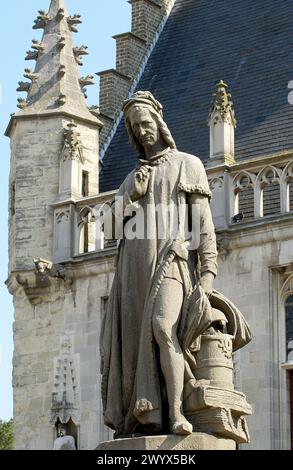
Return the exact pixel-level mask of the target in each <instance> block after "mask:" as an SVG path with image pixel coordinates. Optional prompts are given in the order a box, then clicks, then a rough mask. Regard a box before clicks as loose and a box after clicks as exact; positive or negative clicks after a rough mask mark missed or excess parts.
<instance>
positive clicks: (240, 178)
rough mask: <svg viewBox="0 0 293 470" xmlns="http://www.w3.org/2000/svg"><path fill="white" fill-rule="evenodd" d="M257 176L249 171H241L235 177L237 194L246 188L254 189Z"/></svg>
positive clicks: (234, 185)
mask: <svg viewBox="0 0 293 470" xmlns="http://www.w3.org/2000/svg"><path fill="white" fill-rule="evenodd" d="M255 182H256V176H255V175H254V174H253V173H249V172H248V171H241V172H240V173H238V175H236V176H235V178H234V179H233V187H234V193H235V194H237V193H239V192H241V191H243V190H244V189H254V186H255Z"/></svg>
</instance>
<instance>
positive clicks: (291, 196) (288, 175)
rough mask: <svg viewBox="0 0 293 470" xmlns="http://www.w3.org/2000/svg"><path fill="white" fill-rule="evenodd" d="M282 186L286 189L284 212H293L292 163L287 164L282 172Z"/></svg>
mask: <svg viewBox="0 0 293 470" xmlns="http://www.w3.org/2000/svg"><path fill="white" fill-rule="evenodd" d="M282 181H283V184H286V187H287V194H286V196H287V200H286V212H292V211H293V162H292V161H291V162H289V163H288V165H287V166H286V167H285V168H284V170H283V177H282Z"/></svg>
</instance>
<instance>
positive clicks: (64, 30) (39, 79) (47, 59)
mask: <svg viewBox="0 0 293 470" xmlns="http://www.w3.org/2000/svg"><path fill="white" fill-rule="evenodd" d="M79 23H81V19H80V15H74V16H72V17H68V13H67V8H66V4H65V0H51V4H50V7H49V11H48V13H46V12H45V11H39V13H38V17H37V19H36V21H35V24H34V26H33V28H34V29H40V28H43V29H44V34H43V38H42V40H41V41H38V40H36V39H34V40H33V41H32V49H31V50H30V51H28V52H27V56H26V60H36V66H35V70H34V71H33V70H31V69H25V73H24V76H25V77H26V78H27V79H28V80H29V81H30V82H31V83H30V82H25V83H24V82H20V83H19V87H18V91H26V92H28V96H27V100H23V99H20V100H19V101H18V103H19V104H18V107H20V109H21V111H20V112H19V113H18V115H28V114H36V113H37V114H50V113H56V112H62V113H68V114H71V115H73V116H76V117H81V118H84V119H87V120H91V121H92V122H93V121H95V122H96V123H97V121H98V120H97V118H95V117H94V116H93V114H92V113H91V112H90V111H89V109H88V106H87V103H86V100H85V97H84V94H83V89H82V87H84V86H85V85H90V84H91V83H89V82H90V80H89V78H90V77H85V78H86V79H88V80H87V81H86V83H85V80H84V79H83V78H82V77H80V75H79V71H78V65H77V60H76V58H77V57H79V56H80V55H85V54H86V53H87V48H86V46H82V47H81V48H75V47H74V46H73V41H72V33H71V31H74V30H76V31H77V29H76V25H77V24H79Z"/></svg>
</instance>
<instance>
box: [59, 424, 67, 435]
mask: <svg viewBox="0 0 293 470" xmlns="http://www.w3.org/2000/svg"><path fill="white" fill-rule="evenodd" d="M57 433H58V437H64V436H66V435H67V428H66V424H64V423H58V426H57Z"/></svg>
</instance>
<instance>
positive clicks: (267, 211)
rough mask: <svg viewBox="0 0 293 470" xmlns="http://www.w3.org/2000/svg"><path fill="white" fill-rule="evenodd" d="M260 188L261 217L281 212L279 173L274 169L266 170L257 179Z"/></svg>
mask: <svg viewBox="0 0 293 470" xmlns="http://www.w3.org/2000/svg"><path fill="white" fill-rule="evenodd" d="M259 181H260V187H261V210H260V214H261V216H262V217H266V216H269V215H274V214H278V213H280V212H281V192H280V179H279V173H278V171H277V169H276V168H273V167H270V168H266V169H265V170H264V171H263V172H262V173H261V175H260V178H259Z"/></svg>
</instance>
